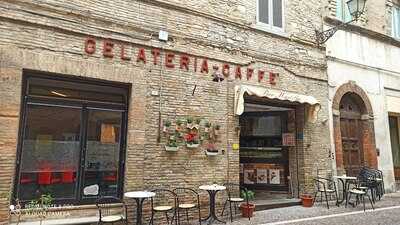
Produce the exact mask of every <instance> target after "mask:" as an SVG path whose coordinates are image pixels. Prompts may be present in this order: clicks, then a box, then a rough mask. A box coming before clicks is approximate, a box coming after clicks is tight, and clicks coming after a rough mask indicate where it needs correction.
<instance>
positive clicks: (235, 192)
mask: <svg viewBox="0 0 400 225" xmlns="http://www.w3.org/2000/svg"><path fill="white" fill-rule="evenodd" d="M224 186H225V187H226V193H227V194H228V198H227V199H226V201H225V203H224V207H223V209H222V213H221V216H224V212H225V209H226V206H227V204H228V203H229V212H230V219H231V222H233V215H232V203H233V207H234V210H235V215H236V214H237V209H238V205H239V204H240V203H242V202H245V201H246V203H247V204H248V203H249V199H248V196H245V199H244V198H242V197H241V196H240V192H241V190H245V191H246V192H247V189H246V188H244V187H242V186H241V185H239V184H234V183H225V184H224ZM249 220H250V215H249Z"/></svg>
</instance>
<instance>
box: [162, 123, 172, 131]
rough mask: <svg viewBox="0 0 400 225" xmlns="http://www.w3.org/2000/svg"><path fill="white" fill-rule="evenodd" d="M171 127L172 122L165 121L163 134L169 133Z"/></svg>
mask: <svg viewBox="0 0 400 225" xmlns="http://www.w3.org/2000/svg"><path fill="white" fill-rule="evenodd" d="M170 127H171V121H169V120H165V121H164V127H163V132H164V133H167V132H168V130H169V128H170Z"/></svg>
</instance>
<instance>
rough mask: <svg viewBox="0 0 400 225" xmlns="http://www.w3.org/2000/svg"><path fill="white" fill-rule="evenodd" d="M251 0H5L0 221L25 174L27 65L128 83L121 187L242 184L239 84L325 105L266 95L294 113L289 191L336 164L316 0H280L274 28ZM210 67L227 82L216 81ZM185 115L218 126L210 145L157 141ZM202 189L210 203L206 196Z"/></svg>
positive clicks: (50, 73) (306, 187)
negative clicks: (210, 150)
mask: <svg viewBox="0 0 400 225" xmlns="http://www.w3.org/2000/svg"><path fill="white" fill-rule="evenodd" d="M257 4H258V1H256V0H254V1H245V0H237V1H222V0H221V1H184V2H181V1H173V0H171V1H158V0H157V1H147V0H140V1H128V2H127V1H92V2H87V1H52V0H47V1H23V0H17V1H14V0H13V1H9V0H4V1H2V4H1V6H0V12H1V13H0V29H1V30H2V31H3V32H2V35H1V36H0V76H1V79H0V82H1V83H0V96H1V101H0V105H1V107H0V128H1V129H0V140H1V141H0V149H1V156H0V159H1V164H0V181H1V182H0V191H1V193H2V197H1V198H0V222H1V223H7V222H8V221H9V220H8V205H9V204H10V200H9V196H10V197H11V198H13V197H15V196H16V195H15V187H16V186H18V183H19V182H20V181H21V173H20V171H21V170H20V168H19V167H20V164H19V163H20V160H21V158H20V154H21V148H22V147H21V145H22V144H21V142H22V139H23V137H25V133H24V132H25V130H24V129H25V128H24V123H23V122H21V121H22V118H23V117H24V115H25V116H26V115H27V112H26V110H25V109H26V105H25V104H26V102H25V100H24V99H26V97H25V95H26V93H25V92H24V91H23V90H26V84H24V80H25V77H26V76H27V75H29V74H32V73H34V74H44V75H46V77H47V78H52V77H54V78H56V77H66V78H68V79H69V80H73V81H76V82H82V81H90V82H92V81H93V82H94V83H95V82H100V81H101V82H118V83H120V84H121V85H122V86H127V87H129V88H128V89H129V96H128V104H129V105H128V110H127V129H126V133H125V135H126V141H125V142H126V144H124V143H122V145H121V146H122V147H121V148H122V149H123V150H124V151H125V154H124V156H122V158H121V160H122V161H123V162H122V168H124V172H123V173H120V174H119V176H120V175H121V174H123V177H122V178H119V179H121V181H122V182H123V191H132V190H142V189H152V188H155V187H165V188H174V187H177V186H185V187H192V188H195V189H197V187H198V186H199V185H201V184H205V183H212V182H216V183H220V184H222V183H224V182H226V181H230V182H235V183H239V179H240V151H237V150H235V148H234V147H232V146H234V145H235V144H240V143H239V142H240V136H239V133H240V132H239V131H240V127H241V124H240V116H237V115H235V113H234V107H235V87H237V86H240V85H245V84H247V85H253V86H257V87H263V88H265V90H268V89H274V90H279V91H284V92H283V93H285V92H287V93H291V94H293V95H299V96H312V97H314V98H315V99H316V100H317V101H318V102H319V105H320V106H321V109H320V110H319V112H318V117H317V119H316V121H314V122H310V121H308V120H307V119H306V116H307V114H308V113H307V112H308V109H309V108H310V107H309V105H307V104H301V103H298V102H296V101H294V102H290V99H283V101H277V100H274V101H273V102H274V104H275V103H278V104H286V105H288V107H289V106H290V107H291V108H292V109H293V111H292V112H291V113H292V115H293V116H294V118H296V119H295V120H291V121H289V122H288V128H287V129H288V131H289V132H291V133H294V137H295V139H296V140H295V142H296V144H295V146H294V147H289V148H288V149H289V150H288V154H287V157H286V159H287V161H288V167H289V171H290V173H289V174H288V175H289V176H290V178H291V180H290V182H291V187H292V188H291V189H292V190H291V191H292V192H293V194H294V196H298V194H299V193H305V192H310V191H311V189H312V178H313V176H315V175H316V169H317V170H318V173H320V174H327V171H329V168H332V158H331V151H330V138H329V137H330V136H329V129H327V128H328V124H327V123H326V121H328V115H329V113H328V112H329V109H328V101H327V96H328V82H327V74H326V61H325V60H326V59H325V52H324V51H325V50H324V49H323V48H317V47H316V46H315V44H314V26H321V21H320V18H319V17H318V16H316V15H319V12H320V10H321V9H322V7H323V6H324V5H323V4H322V3H321V2H320V1H307V2H304V1H299V0H293V1H284V4H283V6H282V8H283V10H282V11H281V13H282V14H283V20H282V21H281V23H282V24H281V26H279V28H280V29H274V27H273V26H272V27H268V26H261V25H259V23H257V20H258V19H257V17H258V15H257V12H258V10H257ZM278 8H279V7H278ZM160 30H165V31H168V32H169V38H168V41H166V42H164V41H160V40H158V34H159V31H160ZM4 31H5V32H4ZM157 59H158V60H157ZM238 71H239V72H238ZM260 71H261V72H260ZM218 74H222V75H223V78H224V81H222V82H213V75H218ZM28 95H29V93H28ZM28 97H29V96H28ZM253 100H255V101H256V102H261V104H268V102H271V99H269V100H268V99H266V98H257V99H253ZM289 102H290V103H289ZM289 116H290V115H289ZM187 117H193V118H202V119H203V120H207V121H209V122H211V123H213V124H218V125H220V127H221V135H220V137H219V138H218V141H217V143H216V146H217V148H218V149H219V155H218V156H215V157H210V156H206V155H205V152H204V151H205V148H206V147H205V144H203V145H201V147H199V148H197V149H195V150H188V149H186V147H184V146H181V147H180V149H179V151H178V152H176V153H170V152H166V151H165V149H164V146H165V143H166V138H165V136H164V135H163V133H162V126H163V122H165V121H166V120H170V121H173V125H174V124H175V121H176V119H179V118H187ZM121 135H124V134H121ZM45 138H46V137H45ZM47 138H48V137H47ZM16 165H17V166H16ZM16 171H19V172H18V173H16ZM284 179H285V180H286V179H287V178H286V177H285V178H284ZM202 196H203V198H202V199H204V202H205V204H206V200H207V195H204V193H203V194H202ZM89 205H90V204H89ZM92 206H93V205H92ZM89 208H90V207H89ZM74 209H75V210H71V213H72V214H73V215H75V213H76V214H79V213H82V211H80V209H81V208H80V207H76V208H74ZM72 211H73V212H72ZM85 212H86V213H88V212H89V211H88V210H86V211H85ZM132 214H133V213H132Z"/></svg>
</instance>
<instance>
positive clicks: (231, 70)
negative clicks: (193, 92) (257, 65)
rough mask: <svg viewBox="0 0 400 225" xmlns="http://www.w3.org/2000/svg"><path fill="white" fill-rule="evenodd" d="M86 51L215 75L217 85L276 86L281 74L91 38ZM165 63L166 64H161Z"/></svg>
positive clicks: (87, 52) (86, 45)
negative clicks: (229, 82) (247, 82)
mask: <svg viewBox="0 0 400 225" xmlns="http://www.w3.org/2000/svg"><path fill="white" fill-rule="evenodd" d="M84 51H85V53H86V54H88V55H94V54H101V55H102V56H103V57H105V58H110V59H112V58H119V59H121V60H122V61H131V62H133V63H134V62H136V63H143V64H152V65H154V66H157V65H161V64H163V65H164V66H165V67H166V68H169V69H180V70H184V71H189V70H193V71H194V72H199V73H203V74H210V73H211V74H212V75H213V76H214V81H221V80H224V79H225V78H228V77H230V76H234V77H235V79H240V80H241V79H246V80H250V79H252V78H253V77H254V76H256V77H257V78H256V79H257V80H258V82H260V83H261V82H267V83H269V84H271V85H276V81H277V77H278V76H279V74H278V73H274V72H268V71H266V70H262V69H257V70H256V69H254V68H251V67H242V66H240V65H232V64H229V63H219V64H213V65H211V63H210V60H209V59H207V58H201V57H197V56H193V55H190V54H185V53H181V54H177V53H174V52H171V51H170V52H168V51H165V52H162V51H161V49H158V48H152V49H151V50H147V51H146V49H145V48H134V47H133V46H131V45H126V44H117V43H115V42H113V41H111V40H96V39H94V38H90V37H89V38H87V39H86V40H85V43H84ZM161 60H163V62H161Z"/></svg>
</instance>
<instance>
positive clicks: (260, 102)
mask: <svg viewBox="0 0 400 225" xmlns="http://www.w3.org/2000/svg"><path fill="white" fill-rule="evenodd" d="M236 90H237V91H236V93H237V94H236V102H237V106H236V113H237V114H238V115H240V116H239V117H240V118H239V121H240V131H241V132H240V183H241V184H242V185H243V186H244V187H246V188H248V189H250V190H254V191H255V192H256V195H257V196H258V199H270V198H290V197H294V196H298V194H299V193H298V192H297V191H298V190H299V186H295V185H296V184H297V185H298V183H297V182H296V181H297V180H298V179H299V157H300V156H299V153H298V151H299V149H300V148H301V144H300V143H299V144H298V143H297V140H299V141H300V140H301V139H302V138H301V135H303V133H304V130H303V127H304V123H313V122H315V119H316V117H317V116H318V111H319V110H320V104H319V102H318V101H317V100H316V99H315V98H314V97H312V96H305V95H301V94H295V93H290V92H285V91H279V90H271V89H266V88H263V87H257V86H250V85H241V86H238V87H237V88H236ZM239 104H244V105H243V106H238V105H239ZM296 109H297V113H296ZM301 110H306V111H307V113H306V114H302V115H303V117H302V116H301V115H299V111H301ZM296 115H297V116H298V117H299V118H296ZM304 116H305V117H306V118H304ZM298 145H299V146H298Z"/></svg>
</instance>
